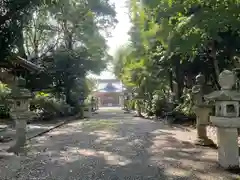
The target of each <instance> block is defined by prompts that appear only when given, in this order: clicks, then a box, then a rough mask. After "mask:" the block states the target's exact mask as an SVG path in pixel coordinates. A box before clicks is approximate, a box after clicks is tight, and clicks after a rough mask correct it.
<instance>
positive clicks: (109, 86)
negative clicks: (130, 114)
mask: <svg viewBox="0 0 240 180" xmlns="http://www.w3.org/2000/svg"><path fill="white" fill-rule="evenodd" d="M97 91H98V92H122V86H121V84H114V85H113V83H102V84H99V87H98V90H97Z"/></svg>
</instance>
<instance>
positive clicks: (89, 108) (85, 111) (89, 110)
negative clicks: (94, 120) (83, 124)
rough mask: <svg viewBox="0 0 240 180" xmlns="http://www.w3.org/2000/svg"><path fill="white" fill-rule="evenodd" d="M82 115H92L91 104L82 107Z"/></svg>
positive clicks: (87, 116) (88, 116) (86, 116)
mask: <svg viewBox="0 0 240 180" xmlns="http://www.w3.org/2000/svg"><path fill="white" fill-rule="evenodd" d="M83 116H84V117H85V118H90V117H92V106H91V105H88V106H86V107H85V108H84V111H83Z"/></svg>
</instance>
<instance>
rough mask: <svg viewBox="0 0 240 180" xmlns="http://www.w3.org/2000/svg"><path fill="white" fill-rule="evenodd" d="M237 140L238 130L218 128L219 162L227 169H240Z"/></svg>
mask: <svg viewBox="0 0 240 180" xmlns="http://www.w3.org/2000/svg"><path fill="white" fill-rule="evenodd" d="M237 139H238V131H237V128H223V127H218V129H217V140H218V161H219V164H220V165H221V166H222V167H223V168H225V169H229V168H230V169H232V168H238V167H239V149H238V140H237Z"/></svg>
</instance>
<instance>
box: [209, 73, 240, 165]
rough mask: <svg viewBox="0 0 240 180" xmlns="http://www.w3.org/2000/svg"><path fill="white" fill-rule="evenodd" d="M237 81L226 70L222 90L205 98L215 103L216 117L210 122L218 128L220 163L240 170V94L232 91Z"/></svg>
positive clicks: (232, 74)
mask: <svg viewBox="0 0 240 180" xmlns="http://www.w3.org/2000/svg"><path fill="white" fill-rule="evenodd" d="M235 80H236V78H235V75H234V73H233V72H231V71H228V70H224V71H223V72H222V73H221V74H220V75H219V84H220V86H221V90H220V91H214V92H212V93H210V94H209V95H206V96H205V98H206V99H210V100H214V101H215V116H210V122H211V123H212V125H213V126H216V127H217V140H218V161H219V164H220V165H221V166H222V167H224V168H226V169H232V168H239V149H238V128H240V118H239V101H240V93H239V92H237V91H234V90H232V87H233V86H234V84H235Z"/></svg>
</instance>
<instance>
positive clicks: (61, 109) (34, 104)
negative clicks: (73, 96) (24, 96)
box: [30, 92, 73, 120]
mask: <svg viewBox="0 0 240 180" xmlns="http://www.w3.org/2000/svg"><path fill="white" fill-rule="evenodd" d="M30 109H31V110H32V111H35V112H36V113H37V114H38V115H39V116H40V119H43V120H49V119H53V118H56V117H64V116H68V115H72V109H73V108H71V107H70V106H69V105H68V104H66V102H65V101H64V100H62V99H57V98H55V97H54V96H52V95H51V94H47V93H43V92H39V93H37V94H36V96H35V98H34V99H33V100H32V101H31V103H30Z"/></svg>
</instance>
